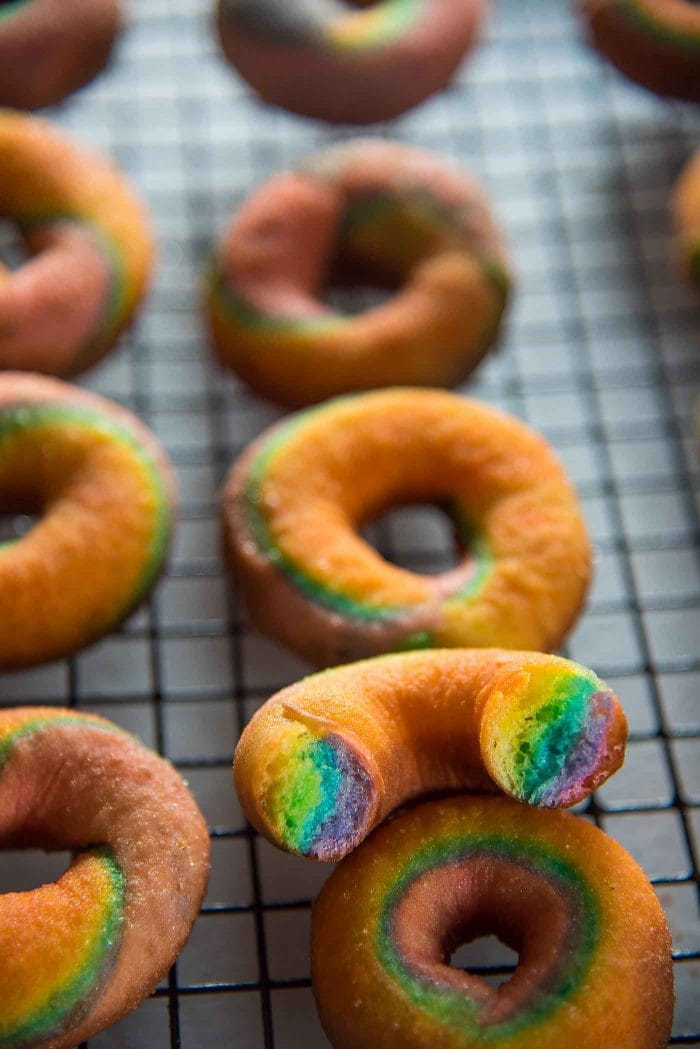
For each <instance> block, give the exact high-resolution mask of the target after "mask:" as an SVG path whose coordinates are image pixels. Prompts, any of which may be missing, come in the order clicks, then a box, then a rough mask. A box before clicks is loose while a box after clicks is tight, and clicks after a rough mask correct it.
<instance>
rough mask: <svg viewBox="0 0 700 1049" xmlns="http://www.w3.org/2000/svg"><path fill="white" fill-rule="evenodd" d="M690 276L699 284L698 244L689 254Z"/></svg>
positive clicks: (699, 253) (699, 262) (699, 251)
mask: <svg viewBox="0 0 700 1049" xmlns="http://www.w3.org/2000/svg"><path fill="white" fill-rule="evenodd" d="M690 276H691V277H692V279H693V280H694V281H695V282H696V283H697V284H700V243H698V244H696V246H695V248H694V249H693V250H692V251H691V253H690Z"/></svg>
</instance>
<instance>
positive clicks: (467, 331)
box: [205, 140, 510, 407]
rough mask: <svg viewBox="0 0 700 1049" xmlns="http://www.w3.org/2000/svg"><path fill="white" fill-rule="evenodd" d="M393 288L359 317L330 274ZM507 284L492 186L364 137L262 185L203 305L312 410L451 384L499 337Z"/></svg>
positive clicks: (212, 276)
mask: <svg viewBox="0 0 700 1049" xmlns="http://www.w3.org/2000/svg"><path fill="white" fill-rule="evenodd" d="M333 269H334V270H336V271H338V272H339V277H338V279H340V280H345V281H346V282H347V281H352V279H353V278H354V276H355V274H363V278H362V279H364V281H365V283H366V282H367V279H368V275H369V278H370V279H374V280H376V282H377V283H378V284H385V285H387V286H388V287H390V288H391V289H393V294H392V295H391V296H390V297H389V298H388V299H387V300H386V301H385V302H383V303H382V304H381V305H379V306H375V307H374V308H371V309H367V310H365V311H364V312H361V313H359V314H355V315H348V314H343V313H340V312H338V311H336V310H333V309H331V308H330V307H329V306H328V305H326V304H325V303H324V302H323V299H322V294H323V284H324V282H325V281H326V280H327V279H328V278H329V275H330V272H331V270H333ZM509 284H510V277H509V270H508V261H507V259H506V254H505V250H504V248H503V241H502V237H501V234H500V232H499V231H498V229H497V228H496V226H495V224H494V221H493V219H492V217H491V214H490V211H489V208H488V204H487V202H486V198H485V197H484V195H483V193H482V191H481V189H480V188H479V187H478V186H477V185H476V184H475V183H474V182H473V181H472V180H471V179H470V178H469V177H468V176H466V175H464V174H462V173H458V172H457V171H453V170H452V169H451V168H450V167H449V165H447V164H446V163H445V162H444V161H443V160H441V159H439V158H438V157H436V156H434V155H432V154H430V153H426V152H423V151H421V150H417V149H413V148H412V147H410V146H404V145H401V144H399V143H396V142H379V141H366V140H364V141H363V140H360V141H353V142H350V143H347V144H345V145H342V146H337V147H334V148H331V149H328V150H326V151H325V152H322V153H320V154H318V155H317V156H316V157H313V158H311V159H310V160H308V161H307V162H306V163H305V164H304V165H303V166H301V167H300V168H299V170H298V171H296V172H292V173H287V174H282V175H277V176H275V177H274V178H272V179H271V180H270V181H269V182H267V183H265V184H264V185H263V186H262V187H260V188H259V189H258V190H257V191H256V192H255V193H254V194H253V195H252V197H251V198H250V199H249V200H248V201H247V202H246V203H245V204H244V205H243V207H242V208H241V210H240V211H239V212H238V214H237V215H236V216H235V217H234V219H233V221H232V223H231V224H230V225H229V227H228V229H227V231H226V232H225V234H224V237H223V239H222V240H221V242H220V244H219V246H218V248H217V252H216V257H215V259H214V262H213V265H212V267H211V269H210V273H209V277H208V280H207V287H206V298H205V310H206V314H207V317H208V321H209V327H210V332H211V339H212V344H213V346H214V349H215V351H216V354H217V356H218V358H219V360H220V362H221V363H222V364H223V365H225V366H226V367H229V368H231V369H233V371H234V372H236V373H237V374H238V375H239V376H240V377H241V378H242V379H244V380H245V382H247V383H248V384H249V385H250V386H252V387H253V389H254V390H256V391H257V392H259V393H261V394H263V395H264V396H266V397H268V398H270V399H271V400H273V401H278V402H280V403H282V404H287V405H293V406H296V407H303V406H305V405H309V404H314V403H316V402H318V401H321V400H324V399H326V398H328V397H332V396H336V395H338V394H342V393H349V392H350V391H353V390H367V389H371V388H373V387H382V386H392V385H402V386H403V385H408V386H410V385H416V386H453V385H456V384H457V383H458V382H461V380H462V379H464V378H465V376H466V375H468V374H469V372H471V371H472V370H473V369H474V368H475V367H476V365H477V364H478V363H479V361H480V360H481V358H482V357H483V356H484V354H485V353H486V351H487V350H488V349H489V348H490V347H491V346H492V345H493V344H494V342H495V341H496V339H497V337H498V334H499V329H500V324H501V319H502V317H503V314H504V311H505V307H506V302H507V298H508V290H509Z"/></svg>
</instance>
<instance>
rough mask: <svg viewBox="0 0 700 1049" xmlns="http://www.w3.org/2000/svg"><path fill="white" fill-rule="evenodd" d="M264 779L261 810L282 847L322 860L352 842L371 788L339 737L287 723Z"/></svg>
mask: <svg viewBox="0 0 700 1049" xmlns="http://www.w3.org/2000/svg"><path fill="white" fill-rule="evenodd" d="M267 774H268V780H267V786H266V789H265V792H264V796H263V807H264V809H265V813H266V816H267V817H268V819H269V821H270V823H271V825H272V827H273V828H274V829H275V831H276V833H277V836H278V838H279V839H280V841H281V842H282V843H283V844H284V846H285V848H287V849H288V850H290V851H291V852H296V853H300V854H301V855H304V856H312V857H314V858H315V859H319V860H323V859H325V858H327V857H328V855H329V854H330V853H336V852H337V850H338V848H339V846H340V848H341V849H343V848H344V847H345V846H346V845H348V846H350V845H351V844H353V843H354V842H355V840H356V835H357V829H358V825H359V826H360V827H361V826H362V825H363V823H364V819H365V817H366V812H367V808H368V803H369V800H370V798H371V796H372V786H371V782H370V778H369V775H368V773H367V772H366V770H365V769H364V768H363V767H362V765H361V764H360V762H359V761H358V759H357V757H356V756H355V755H354V754H353V753H352V751H351V749H350V748H349V747H348V746H347V745H346V744H345V743H344V742H343V740H342V739H341V738H340V737H339V736H336V735H333V734H327V735H323V736H321V735H317V734H315V733H313V732H312V731H311V730H310V729H307V728H306V727H305V726H302V725H300V724H298V723H290V725H289V726H288V728H287V730H286V732H285V733H283V734H282V735H281V737H280V741H279V744H278V746H277V747H276V750H275V755H274V757H273V758H272V760H271V761H270V764H269V765H268V769H267Z"/></svg>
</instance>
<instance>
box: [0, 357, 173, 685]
mask: <svg viewBox="0 0 700 1049" xmlns="http://www.w3.org/2000/svg"><path fill="white" fill-rule="evenodd" d="M0 499H1V500H2V505H3V508H4V509H5V510H10V511H14V510H18V511H26V510H28V509H32V510H37V511H40V512H41V514H42V516H41V518H40V520H39V521H38V522H37V524H36V525H35V526H34V527H33V528H32V529H31V531H30V532H29V533H28V534H27V535H25V536H24V537H23V538H21V539H18V540H15V541H11V542H8V543H3V544H0V622H2V630H1V631H0V667H1V668H3V669H8V668H13V667H21V666H30V665H31V664H34V663H41V662H44V661H46V660H50V659H57V658H59V657H60V656H65V655H68V654H70V653H71V652H74V651H75V650H76V649H78V648H80V647H82V646H83V645H87V644H89V643H90V642H91V641H94V640H95V639H96V638H98V637H100V636H101V635H102V634H104V633H105V632H106V631H108V630H110V629H111V628H112V627H114V626H115V625H116V624H117V623H118V622H119V621H120V620H122V619H123V618H124V617H125V616H126V615H128V614H129V612H131V611H132V609H133V608H135V607H136V605H138V603H139V602H140V601H141V600H142V599H143V597H145V595H146V594H147V593H148V591H149V590H150V588H151V586H152V585H153V583H154V581H155V579H156V577H157V575H158V573H159V572H160V570H161V568H162V566H163V563H164V560H165V556H166V553H167V549H168V544H169V539H170V533H171V529H172V524H173V515H174V501H175V488H174V481H173V477H172V469H171V467H170V464H169V462H168V459H167V458H166V456H165V453H164V452H163V450H162V448H161V447H160V445H159V444H158V442H157V441H156V439H155V437H154V436H153V434H152V433H150V431H149V430H147V429H146V427H145V426H142V425H141V423H139V421H138V420H137V419H136V418H134V416H133V415H131V413H130V412H127V411H125V410H124V409H123V408H120V407H118V406H117V405H116V404H112V403H111V402H110V401H108V400H106V399H105V398H103V397H98V396H96V395H93V394H89V393H86V392H84V391H83V390H78V389H76V388H74V387H71V386H68V385H66V384H65V383H62V382H59V381H58V380H57V379H47V378H44V377H42V376H36V375H25V374H14V373H12V372H8V373H5V374H4V375H0Z"/></svg>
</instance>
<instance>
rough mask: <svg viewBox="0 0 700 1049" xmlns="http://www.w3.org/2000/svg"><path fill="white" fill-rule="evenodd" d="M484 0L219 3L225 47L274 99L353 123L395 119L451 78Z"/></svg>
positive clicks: (325, 117) (250, 78)
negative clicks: (355, 2) (352, 2)
mask: <svg viewBox="0 0 700 1049" xmlns="http://www.w3.org/2000/svg"><path fill="white" fill-rule="evenodd" d="M485 8H486V3H485V0H378V2H376V3H364V2H363V3H359V4H357V5H355V9H354V10H353V6H351V5H350V4H347V3H344V2H343V0H297V2H296V3H294V4H290V3H287V2H285V0H218V6H217V24H218V29H219V36H220V39H221V44H222V47H223V50H224V53H225V55H226V57H227V58H228V60H229V61H230V62H231V63H232V64H233V65H234V66H235V67H236V69H237V70H238V72H239V73H240V74H241V75H242V76H243V77H245V79H246V80H247V81H248V83H249V84H250V85H251V86H252V87H253V88H255V90H256V91H257V92H258V93H259V94H260V95H261V96H262V98H263V99H264V100H265V101H266V102H269V103H272V104H273V105H278V106H283V107H284V108H285V109H289V110H291V111H292V112H293V113H301V114H302V115H304V116H308V117H316V118H318V119H321V120H328V121H334V122H340V123H349V124H368V123H372V122H374V121H377V120H388V119H390V118H392V117H395V116H398V115H399V114H400V113H403V112H405V111H406V110H407V109H411V108H412V107H413V106H417V105H418V104H419V103H420V102H422V101H423V100H424V99H426V98H428V96H429V95H432V94H433V93H434V92H435V91H438V90H440V89H441V88H442V87H444V86H445V84H447V83H448V81H449V80H450V79H451V78H452V75H453V74H454V72H455V71H456V69H457V67H458V66H459V64H460V62H461V61H462V59H463V58H464V56H465V54H466V53H467V52H468V51H469V50H470V49H471V47H472V46H473V44H474V42H475V40H476V37H477V35H478V33H479V29H480V27H481V23H482V21H483V17H484V13H485Z"/></svg>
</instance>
